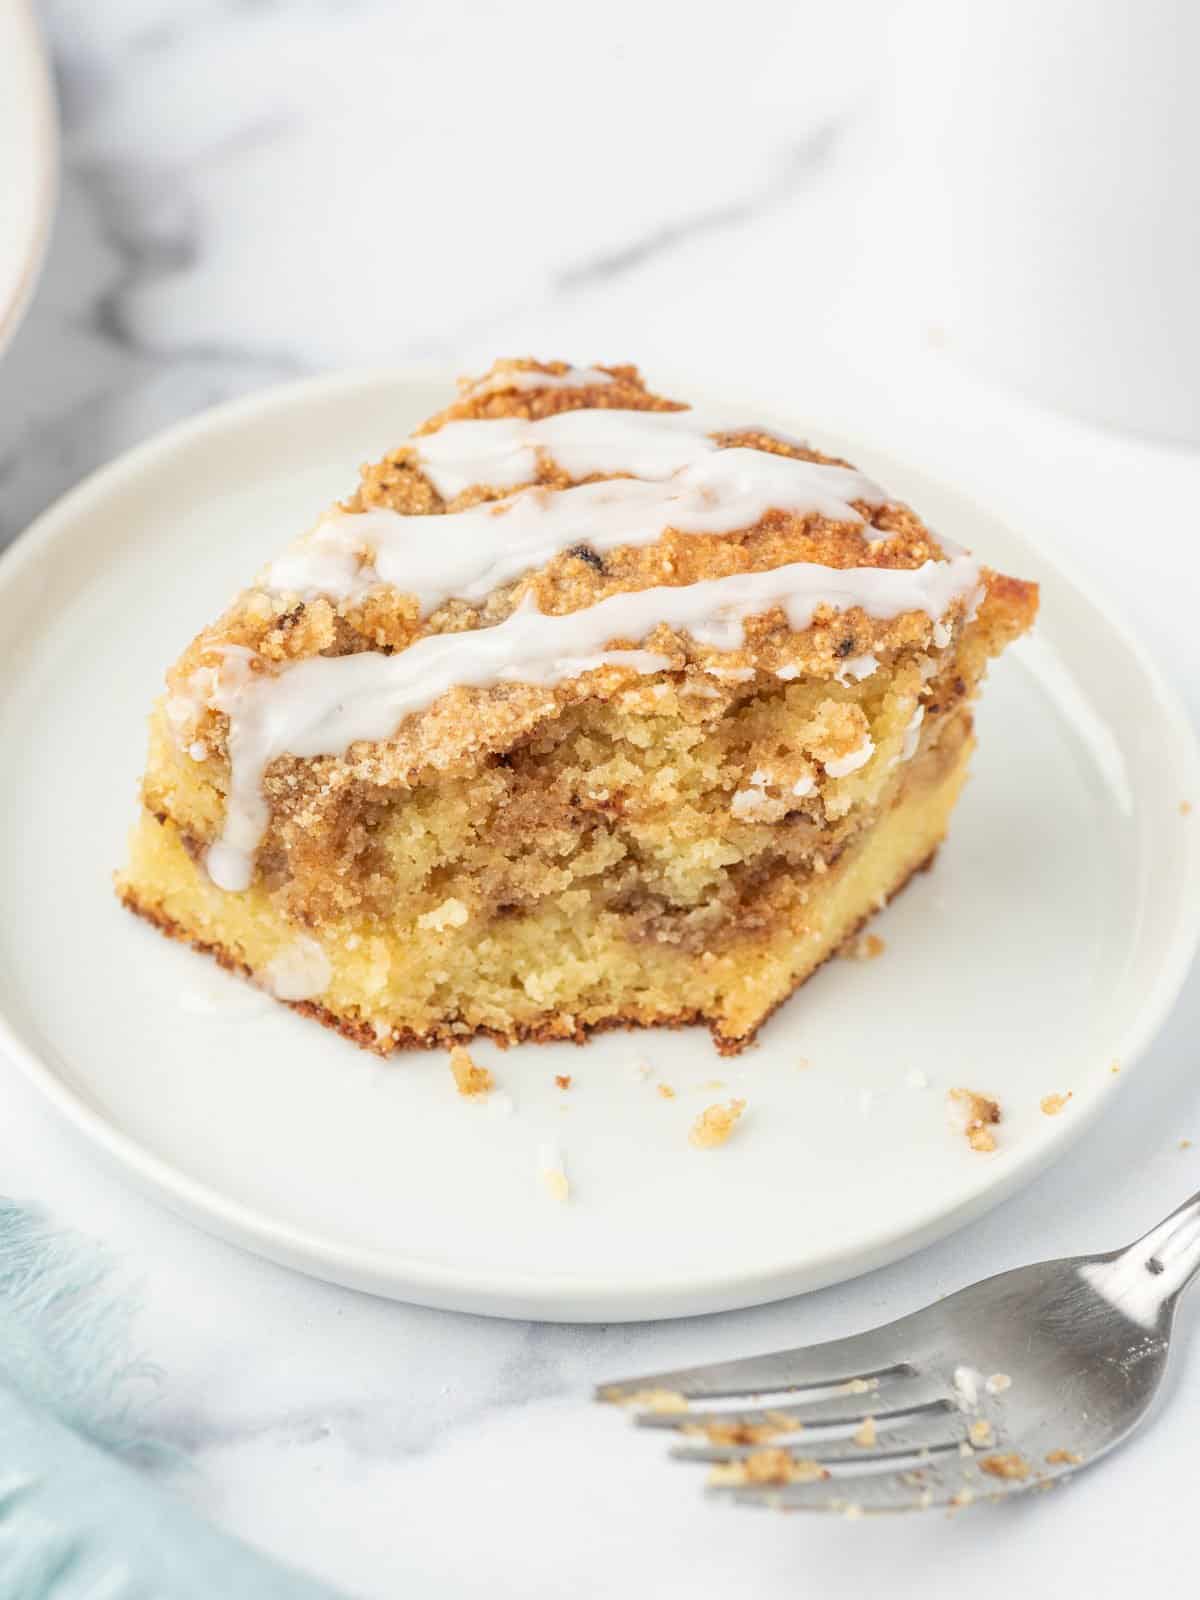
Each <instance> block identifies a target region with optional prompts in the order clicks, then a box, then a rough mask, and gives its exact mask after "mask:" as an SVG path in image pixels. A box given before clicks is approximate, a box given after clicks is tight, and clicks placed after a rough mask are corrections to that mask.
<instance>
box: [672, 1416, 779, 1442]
mask: <svg viewBox="0 0 1200 1600" xmlns="http://www.w3.org/2000/svg"><path fill="white" fill-rule="evenodd" d="M803 1431H804V1424H803V1423H801V1422H797V1421H796V1419H795V1418H794V1417H789V1416H787V1415H786V1414H785V1413H784V1412H782V1411H768V1412H767V1413H766V1415H765V1416H764V1418H763V1420H762V1421H761V1422H747V1421H745V1420H744V1419H734V1420H733V1421H731V1422H702V1423H701V1422H696V1423H685V1424H684V1428H683V1432H684V1433H686V1434H691V1435H692V1436H694V1437H699V1438H702V1439H707V1440H708V1442H709V1444H719V1445H744V1444H768V1443H770V1441H771V1440H772V1439H777V1438H778V1437H779V1436H780V1434H784V1433H802V1432H803Z"/></svg>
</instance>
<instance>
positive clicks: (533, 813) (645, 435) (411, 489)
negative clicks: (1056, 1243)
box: [118, 361, 1037, 1052]
mask: <svg viewBox="0 0 1200 1600" xmlns="http://www.w3.org/2000/svg"><path fill="white" fill-rule="evenodd" d="M1036 603H1037V596H1036V591H1035V589H1034V587H1033V586H1032V585H1030V584H1026V583H1022V582H1019V581H1017V580H1015V579H1012V578H1005V577H1000V576H998V575H997V574H995V573H993V572H989V571H987V570H986V569H983V568H981V567H980V566H979V565H977V563H976V561H975V560H974V559H973V557H971V556H970V555H968V554H967V553H966V552H964V551H962V550H959V549H957V548H955V547H953V546H951V545H950V544H948V543H947V541H946V540H944V539H940V538H935V537H934V535H933V534H932V533H931V532H930V531H929V530H928V529H927V528H926V527H925V526H924V525H923V523H922V522H921V521H920V519H919V518H918V517H917V515H916V514H915V513H914V512H913V511H912V510H910V509H909V508H908V507H907V506H904V505H902V504H900V503H898V502H897V501H895V500H893V499H891V498H890V497H889V496H888V494H887V493H886V491H885V490H883V489H882V488H880V487H878V486H877V485H876V484H874V483H872V482H871V481H869V480H868V479H867V478H865V477H863V476H862V475H861V474H860V473H859V472H857V471H855V470H854V469H853V468H852V467H850V466H848V465H847V464H846V463H844V462H841V461H836V460H832V459H831V458H829V457H826V456H823V455H820V454H819V453H818V452H817V451H815V450H812V449H810V448H808V447H807V446H806V445H804V444H802V443H801V442H800V441H798V440H796V439H793V438H790V437H788V436H786V435H784V434H781V433H779V432H777V431H775V430H773V429H768V428H766V427H764V426H762V425H760V424H759V423H758V422H756V419H755V418H754V417H753V416H752V415H746V414H744V413H741V412H733V413H730V414H726V415H714V414H711V413H708V412H701V411H696V410H691V409H688V408H685V407H684V406H682V405H679V404H677V403H676V402H674V401H670V400H666V399H663V398H661V397H660V396H657V395H654V394H652V393H650V392H649V391H648V390H647V389H646V387H645V386H644V385H643V383H642V381H641V379H640V377H639V376H638V373H637V371H636V370H635V369H634V368H632V367H611V368H605V369H595V368H587V369H576V368H571V367H567V366H565V365H563V364H562V363H557V362H552V363H545V364H539V363H535V362H530V361H506V362H499V363H497V364H496V366H494V367H493V368H492V370H491V372H489V373H488V374H487V375H486V377H484V378H483V379H481V380H479V381H477V382H475V383H473V384H469V385H465V386H464V387H463V388H462V390H461V393H460V395H459V398H458V399H457V400H456V402H455V403H454V404H453V405H451V406H450V407H449V408H448V409H447V410H445V411H443V412H442V413H440V414H439V415H438V416H436V417H434V418H432V419H431V420H430V421H429V422H427V423H426V424H424V426H423V427H421V428H420V429H419V430H418V431H417V433H416V434H415V435H414V436H413V437H412V438H410V439H407V440H405V441H404V442H403V443H402V444H401V445H400V446H399V448H398V449H396V450H395V451H393V452H392V454H390V455H389V456H388V457H386V458H385V459H384V460H383V461H381V462H379V463H378V464H377V465H374V466H371V467H368V468H366V469H365V470H364V471H363V474H362V478H361V482H360V483H359V485H358V488H357V489H356V490H355V492H354V493H353V495H352V496H351V497H350V499H349V500H347V501H346V502H345V503H344V504H342V505H339V506H336V507H334V508H333V509H332V510H330V511H328V512H326V514H325V515H324V516H323V517H321V519H320V520H319V521H318V523H317V524H316V526H315V527H314V528H313V529H312V530H311V531H310V532H309V533H308V534H306V535H305V536H304V537H303V538H301V539H300V540H299V541H298V542H297V543H296V544H294V545H293V546H292V547H291V548H290V549H288V550H286V551H285V552H284V553H283V554H282V555H281V556H280V557H279V559H278V560H276V561H275V562H274V563H273V564H272V565H271V566H269V567H268V568H267V569H266V570H265V571H264V572H263V573H261V574H260V576H259V578H258V580H257V581H256V582H255V583H254V584H252V585H251V587H250V588H248V589H246V590H245V591H244V592H243V593H241V594H240V595H238V597H237V598H236V599H235V600H234V602H233V604H232V606H231V607H230V609H229V610H228V611H227V612H226V613H225V615H224V616H223V617H221V618H220V620H219V621H218V622H217V623H215V624H214V625H213V626H212V627H211V628H208V629H206V630H205V631H204V632H203V633H201V634H200V636H199V637H198V638H197V639H196V640H194V641H193V643H192V644H191V645H190V646H189V647H188V648H187V650H186V651H185V652H184V654H183V656H182V657H181V658H180V660H179V661H178V663H177V664H176V665H175V666H174V667H173V668H172V669H171V670H170V672H169V674H168V679H167V682H168V689H167V693H166V695H165V696H164V697H163V698H162V699H161V700H160V701H159V703H158V705H157V706H156V708H155V711H154V715H153V718H152V723H151V738H150V756H149V761H148V765H147V769H146V774H145V778H144V780H143V784H142V801H143V810H142V814H141V817H140V819H139V821H138V823H137V825H136V827H135V829H134V833H133V840H132V847H131V853H130V860H129V865H128V867H127V868H126V870H125V871H124V872H123V873H122V874H120V876H119V878H118V892H119V893H120V896H121V898H122V899H123V900H124V901H125V903H126V905H128V906H129V907H130V908H131V909H132V910H134V911H137V912H139V913H140V914H141V915H142V916H144V917H146V918H147V919H149V920H150V921H151V922H153V923H155V924H157V926H158V927H160V928H161V929H162V930H163V931H164V932H166V933H169V934H171V935H172V936H174V937H178V938H182V939H187V940H190V941H191V942H192V943H193V944H195V945H196V946H197V947H198V948H200V949H203V950H207V951H210V952H211V953H212V954H214V955H216V956H217V958H218V959H219V960H220V961H222V962H224V963H225V964H227V965H229V966H232V967H234V968H236V969H238V970H239V971H242V972H245V973H248V974H250V975H251V976H252V977H254V978H255V979H257V980H258V981H259V982H261V983H262V984H264V985H265V986H266V987H267V988H269V989H270V990H271V991H272V992H273V993H274V994H275V995H277V996H278V997H279V998H280V999H281V1000H284V1001H287V1002H289V1003H290V1004H292V1005H295V1006H298V1007H299V1008H300V1009H302V1010H305V1011H307V1012H309V1013H310V1014H311V1015H313V1016H314V1017H317V1018H318V1019H319V1020H321V1021H322V1022H326V1023H329V1024H331V1025H333V1026H336V1027H337V1028H339V1029H340V1030H341V1031H342V1032H344V1033H345V1034H347V1035H348V1036H350V1037H351V1038H353V1039H355V1040H356V1041H357V1042H359V1043H361V1044H363V1045H366V1046H368V1047H370V1048H371V1049H374V1050H379V1051H382V1052H386V1051H388V1050H390V1049H393V1048H394V1047H396V1046H405V1045H432V1044H447V1043H454V1042H459V1041H461V1040H463V1039H466V1038H468V1037H469V1036H471V1035H473V1034H490V1035H492V1036H493V1037H495V1038H498V1039H501V1040H509V1039H524V1038H529V1039H562V1038H570V1039H582V1038H583V1037H584V1035H585V1034H586V1032H587V1031H588V1030H589V1029H591V1028H598V1027H605V1026H612V1025H615V1024H637V1025H650V1024H656V1023H685V1022H703V1023H706V1024H707V1025H708V1027H709V1028H710V1029H711V1030H712V1034H713V1038H714V1040H715V1041H716V1044H717V1047H718V1048H719V1049H720V1050H723V1051H737V1050H740V1049H741V1048H742V1047H743V1046H744V1045H745V1044H746V1043H747V1042H748V1041H749V1040H750V1039H751V1038H752V1037H753V1035H754V1032H755V1029H756V1028H757V1027H758V1026H759V1025H760V1023H761V1022H762V1021H763V1019H764V1018H765V1017H766V1016H767V1015H768V1014H769V1012H770V1011H771V1010H772V1009H773V1008H774V1007H775V1006H777V1005H778V1004H779V1003H780V1002H781V1001H782V1000H784V999H785V998H786V997H787V996H788V995H789V994H790V993H791V992H792V990H793V989H795V988H796V986H797V985H798V984H800V983H802V982H803V981H804V979H805V978H807V977H808V976H809V975H810V974H811V973H812V972H813V970H814V969H815V968H816V967H817V966H819V965H820V964H821V962H823V961H824V960H825V959H826V957H828V956H829V955H830V954H832V953H833V951H835V950H836V949H837V947H838V946H839V945H840V944H842V943H843V942H844V941H845V940H846V939H847V938H848V937H849V936H850V935H851V934H853V933H854V932H855V931H856V930H857V929H858V928H859V927H860V926H861V924H862V923H863V922H864V920H865V919H866V918H867V917H869V916H870V915H871V914H872V912H874V911H875V910H876V909H877V908H878V907H880V906H882V905H883V904H884V902H885V901H886V900H887V899H888V897H889V896H890V895H892V894H894V893H895V892H896V891H897V890H898V889H900V888H901V887H902V886H903V884H904V883H905V882H906V881H907V879H908V878H909V877H910V876H911V874H912V873H913V872H915V871H916V870H917V868H919V867H922V866H924V865H926V864H927V863H928V862H929V861H930V860H931V858H932V856H933V854H934V851H935V850H936V849H937V846H938V844H939V842H940V841H941V839H942V837H943V835H944V834H945V831H946V826H947V821H948V818H949V815H950V811H951V809H952V807H953V805H954V802H955V800H956V798H957V796H958V792H959V789H960V788H961V785H962V782H963V778H964V776H965V773H966V765H967V760H968V757H969V755H970V751H971V748H972V743H973V740H972V731H971V713H970V703H971V700H972V698H973V696H974V694H975V692H976V690H977V688H978V685H979V682H980V679H981V677H982V675H983V672H984V668H985V665H986V663H987V660H988V657H989V656H992V655H995V654H996V653H997V652H998V651H1000V650H1001V649H1002V648H1003V647H1004V645H1005V644H1006V643H1007V642H1008V641H1009V640H1010V639H1012V638H1013V637H1015V636H1016V635H1017V634H1019V633H1021V632H1022V631H1023V630H1024V629H1025V628H1027V627H1028V626H1029V625H1030V623H1031V621H1032V619H1033V616H1034V612H1035V609H1036Z"/></svg>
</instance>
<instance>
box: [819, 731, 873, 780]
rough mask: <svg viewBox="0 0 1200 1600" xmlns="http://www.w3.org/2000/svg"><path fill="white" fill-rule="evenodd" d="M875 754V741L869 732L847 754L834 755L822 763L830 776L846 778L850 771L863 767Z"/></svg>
mask: <svg viewBox="0 0 1200 1600" xmlns="http://www.w3.org/2000/svg"><path fill="white" fill-rule="evenodd" d="M874 754H875V741H874V740H873V739H872V738H871V736H870V734H868V735H867V737H866V738H865V739H864V740H863V742H862V743H861V744H860V745H859V746H858V748H857V749H856V750H851V752H850V753H849V755H845V756H835V757H834V759H833V760H832V761H826V762H825V763H824V766H825V773H826V776H827V777H830V778H848V777H849V776H850V774H851V773H852V772H857V771H858V769H859V768H860V767H865V766H866V764H867V762H868V761H870V759H871V757H872V756H873V755H874Z"/></svg>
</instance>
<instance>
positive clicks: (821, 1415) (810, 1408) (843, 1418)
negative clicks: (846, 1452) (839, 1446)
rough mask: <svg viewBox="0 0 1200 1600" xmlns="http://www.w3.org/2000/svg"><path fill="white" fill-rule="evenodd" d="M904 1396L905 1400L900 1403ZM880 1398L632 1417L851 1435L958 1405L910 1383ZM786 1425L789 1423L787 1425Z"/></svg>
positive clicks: (688, 1426) (662, 1423) (665, 1425)
mask: <svg viewBox="0 0 1200 1600" xmlns="http://www.w3.org/2000/svg"><path fill="white" fill-rule="evenodd" d="M901 1396H902V1397H903V1403H901ZM880 1399H881V1397H880V1396H878V1395H873V1394H867V1395H859V1394H855V1395H853V1396H850V1395H846V1396H839V1397H837V1398H836V1399H833V1400H812V1401H800V1402H795V1403H792V1404H784V1403H780V1404H774V1405H766V1406H751V1407H747V1408H739V1409H737V1410H736V1411H734V1410H712V1411H694V1410H692V1409H690V1408H688V1409H680V1410H676V1411H639V1412H638V1413H637V1415H636V1416H635V1417H634V1419H633V1421H634V1425H635V1426H636V1427H638V1428H655V1429H659V1430H666V1431H668V1432H673V1433H690V1434H699V1433H704V1432H708V1431H711V1432H714V1433H715V1432H717V1431H720V1432H723V1433H726V1434H728V1433H729V1432H730V1431H732V1430H736V1429H738V1428H746V1429H753V1428H759V1429H762V1430H763V1433H764V1435H765V1433H766V1432H767V1431H768V1430H772V1429H777V1430H778V1431H780V1432H793V1433H799V1432H803V1433H805V1434H814V1435H816V1436H817V1437H828V1438H835V1437H837V1436H838V1435H839V1434H843V1433H853V1432H854V1431H855V1429H856V1428H859V1427H861V1426H862V1424H863V1423H864V1422H865V1421H866V1420H867V1418H868V1417H874V1419H875V1421H876V1423H877V1424H878V1426H879V1427H881V1428H882V1427H884V1426H886V1425H887V1424H888V1419H891V1418H895V1419H896V1423H893V1424H892V1425H893V1426H894V1425H897V1424H898V1422H899V1421H900V1420H901V1419H903V1418H905V1417H910V1416H916V1415H919V1414H920V1413H922V1412H924V1411H926V1410H928V1411H931V1412H943V1411H955V1412H957V1410H958V1408H957V1406H956V1405H955V1404H954V1402H953V1401H952V1400H949V1399H947V1398H946V1397H945V1396H944V1395H942V1394H940V1393H939V1392H938V1391H937V1390H936V1389H935V1388H933V1387H932V1386H930V1385H926V1384H919V1383H913V1384H906V1385H905V1387H904V1389H903V1390H902V1391H900V1393H899V1394H896V1395H895V1398H894V1399H893V1402H892V1404H890V1405H884V1404H881V1403H880ZM785 1424H787V1426H786V1427H785V1426H784V1425H785Z"/></svg>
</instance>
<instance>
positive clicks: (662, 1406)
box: [600, 1389, 688, 1415]
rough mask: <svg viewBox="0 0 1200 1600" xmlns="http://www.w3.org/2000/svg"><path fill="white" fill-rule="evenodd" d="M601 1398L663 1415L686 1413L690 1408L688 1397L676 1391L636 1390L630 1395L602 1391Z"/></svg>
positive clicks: (621, 1392) (617, 1391)
mask: <svg viewBox="0 0 1200 1600" xmlns="http://www.w3.org/2000/svg"><path fill="white" fill-rule="evenodd" d="M600 1398H601V1400H610V1401H612V1402H613V1403H614V1404H615V1405H619V1406H641V1407H642V1409H643V1410H645V1411H654V1412H657V1413H659V1414H661V1415H667V1414H668V1413H671V1412H678V1411H686V1410H687V1408H688V1400H687V1396H686V1395H682V1394H680V1393H679V1392H678V1391H677V1390H675V1389H634V1390H632V1391H630V1393H628V1394H626V1393H625V1392H624V1391H621V1390H613V1389H602V1390H601V1391H600Z"/></svg>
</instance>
